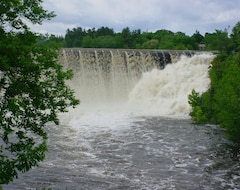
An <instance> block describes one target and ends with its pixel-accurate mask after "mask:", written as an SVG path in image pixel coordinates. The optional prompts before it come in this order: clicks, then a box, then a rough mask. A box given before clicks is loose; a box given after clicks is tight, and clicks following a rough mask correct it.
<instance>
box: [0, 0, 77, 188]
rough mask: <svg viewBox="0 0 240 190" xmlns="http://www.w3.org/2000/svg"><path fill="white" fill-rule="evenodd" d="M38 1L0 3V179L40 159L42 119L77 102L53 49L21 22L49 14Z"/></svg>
mask: <svg viewBox="0 0 240 190" xmlns="http://www.w3.org/2000/svg"><path fill="white" fill-rule="evenodd" d="M41 3H42V1H41V0H11V1H9V0H1V2H0V184H7V183H9V182H10V181H12V180H13V179H14V177H17V176H18V172H26V171H28V170H29V169H31V168H32V167H33V166H37V164H38V162H39V161H42V160H43V159H44V157H45V152H46V151H47V144H46V139H47V133H46V131H45V129H44V127H45V125H46V124H47V123H48V122H54V123H56V124H58V122H59V121H58V117H57V113H58V112H65V111H66V108H67V107H68V106H75V105H77V104H78V103H79V101H78V100H76V99H75V98H74V92H73V91H72V90H71V89H70V88H69V87H68V86H67V85H66V84H65V80H67V79H70V78H71V77H72V73H71V72H70V71H66V72H64V71H62V67H61V66H60V65H58V64H57V49H55V48H53V47H49V46H46V45H44V44H38V43H37V41H38V39H39V36H38V35H37V34H35V33H33V32H31V31H30V30H29V28H28V26H27V24H26V23H27V22H32V23H33V24H35V23H39V24H40V23H41V22H42V21H43V20H44V19H50V18H52V17H53V16H54V14H53V13H49V12H47V11H45V10H44V9H43V8H42V6H41Z"/></svg>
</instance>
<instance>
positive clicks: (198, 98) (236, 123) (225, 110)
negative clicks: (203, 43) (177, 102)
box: [189, 23, 240, 144]
mask: <svg viewBox="0 0 240 190" xmlns="http://www.w3.org/2000/svg"><path fill="white" fill-rule="evenodd" d="M218 33H219V32H218ZM230 36H231V38H230V42H228V44H231V46H228V48H225V47H226V46H225V47H224V49H222V52H221V53H219V54H218V55H217V57H216V58H215V59H214V61H213V62H212V68H211V70H210V71H209V76H210V79H211V85H210V88H209V89H208V91H207V92H205V93H203V94H202V95H200V94H199V93H197V92H195V91H194V90H193V92H192V94H190V95H189V103H190V105H191V106H192V112H191V113H190V115H191V116H192V118H193V120H194V121H195V122H196V123H207V122H208V123H214V124H219V125H220V126H221V127H223V128H225V129H226V132H227V136H228V137H229V138H230V139H231V140H232V141H234V142H236V143H238V144H240V86H239V84H240V51H239V45H240V43H239V39H240V23H237V24H236V26H235V27H234V28H233V30H232V34H231V35H230ZM229 47H232V51H230V50H231V49H229Z"/></svg>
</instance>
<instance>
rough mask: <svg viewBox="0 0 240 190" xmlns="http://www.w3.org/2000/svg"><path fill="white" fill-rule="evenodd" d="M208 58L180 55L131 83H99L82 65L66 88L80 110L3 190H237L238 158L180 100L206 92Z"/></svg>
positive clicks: (64, 119) (121, 79) (118, 76)
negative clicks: (37, 159)
mask: <svg viewBox="0 0 240 190" xmlns="http://www.w3.org/2000/svg"><path fill="white" fill-rule="evenodd" d="M212 58H213V56H212V55H210V54H200V55H194V56H192V57H186V56H182V57H181V58H179V60H178V61H177V62H175V63H172V64H168V65H166V67H165V69H163V70H159V69H154V68H153V69H150V70H149V71H146V72H145V71H144V72H142V74H141V76H139V77H137V76H134V77H133V76H131V77H130V76H129V73H130V71H128V77H125V76H124V73H121V72H120V70H118V72H113V69H112V73H111V74H110V75H109V76H108V78H107V79H106V78H104V77H103V76H105V75H104V73H103V72H102V71H101V72H100V71H99V70H96V69H95V70H94V72H93V73H92V74H91V71H90V70H93V69H92V68H90V69H89V68H88V69H85V70H84V73H81V72H82V71H83V66H82V67H81V70H78V71H77V72H76V75H75V78H74V79H73V81H71V82H70V83H69V85H71V86H72V87H73V88H74V89H75V90H76V92H77V96H78V97H79V98H80V99H81V104H80V105H79V106H78V107H77V108H76V109H71V110H69V112H68V113H64V114H60V115H59V117H60V120H61V125H60V126H55V125H52V124H49V125H48V126H47V128H46V130H47V132H48V134H49V139H48V146H49V151H48V153H47V155H46V159H45V161H44V162H42V163H40V165H39V167H36V168H33V169H32V170H30V171H29V172H27V173H24V174H20V175H19V178H18V179H16V180H14V182H13V183H10V184H9V185H7V186H4V189H6V190H20V189H23V190H24V189H26V190H34V189H42V188H51V189H53V190H55V189H56V190H65V189H68V190H95V189H96V190H105V189H106V190H108V189H111V190H118V189H122V190H218V189H219V190H221V189H224V190H225V189H231V190H237V189H240V158H239V154H237V153H236V150H235V148H234V146H233V145H232V144H231V142H229V141H228V140H227V139H226V137H225V133H224V130H222V129H220V128H219V127H218V126H214V125H200V126H198V125H195V124H193V123H192V121H191V120H190V118H189V116H188V114H189V112H190V110H191V108H190V106H189V105H188V103H187V96H188V94H189V93H191V90H192V89H195V90H196V91H199V92H203V91H205V90H207V88H208V85H209V82H210V81H209V78H208V72H207V71H208V69H209V65H210V62H211V60H212ZM115 59H116V58H115ZM112 60H113V58H112ZM110 69H111V68H110ZM93 75H94V77H93ZM106 81H107V82H106ZM123 86H124V88H123ZM126 87H127V88H126Z"/></svg>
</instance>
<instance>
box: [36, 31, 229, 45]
mask: <svg viewBox="0 0 240 190" xmlns="http://www.w3.org/2000/svg"><path fill="white" fill-rule="evenodd" d="M40 42H45V43H50V44H54V43H56V44H58V45H59V46H60V47H68V48H71V47H83V48H129V49H175V50H187V49H189V50H199V45H200V44H202V45H203V47H204V48H205V50H224V49H225V47H227V46H228V44H229V43H230V39H229V37H228V32H227V31H226V30H224V31H221V30H216V31H215V32H213V33H205V35H204V36H203V35H202V34H200V33H199V31H196V32H195V33H194V34H193V35H192V36H188V35H186V34H185V33H182V32H176V33H174V32H172V31H169V30H164V29H162V30H157V31H156V32H142V31H141V30H140V29H138V30H132V31H131V30H130V29H129V28H128V27H126V28H124V29H122V31H121V32H114V30H113V29H111V28H108V27H101V28H99V29H95V28H92V29H88V30H85V29H83V28H81V27H78V28H73V29H72V30H70V29H68V30H67V31H66V34H65V36H64V37H62V36H60V37H59V36H55V35H50V36H48V35H45V36H42V38H41V39H40Z"/></svg>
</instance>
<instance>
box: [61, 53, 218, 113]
mask: <svg viewBox="0 0 240 190" xmlns="http://www.w3.org/2000/svg"><path fill="white" fill-rule="evenodd" d="M60 55H62V57H61V58H60V60H61V62H62V65H64V67H65V69H73V71H74V73H75V77H74V79H73V81H71V84H70V85H72V86H73V88H74V89H76V92H77V95H78V97H79V98H80V100H81V106H80V107H81V110H82V111H84V108H85V109H86V110H87V109H89V108H93V109H101V107H104V108H105V109H112V108H116V107H117V108H118V109H122V111H123V112H125V113H131V114H134V115H142V116H146V115H152V116H153V115H156V116H169V115H171V116H174V115H187V114H188V113H189V111H190V106H189V105H188V101H187V97H188V94H190V93H191V91H192V90H193V89H195V90H197V91H199V92H203V91H206V90H207V88H208V85H209V78H208V68H209V66H210V62H211V60H212V59H213V55H212V54H211V53H199V52H193V51H146V50H145V51H140V50H101V49H96V50H94V49H65V50H62V52H61V54H60ZM170 63H171V64H170ZM91 111H93V110H91ZM104 111H107V110H104ZM112 111H113V110H112ZM118 111H119V110H118Z"/></svg>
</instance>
